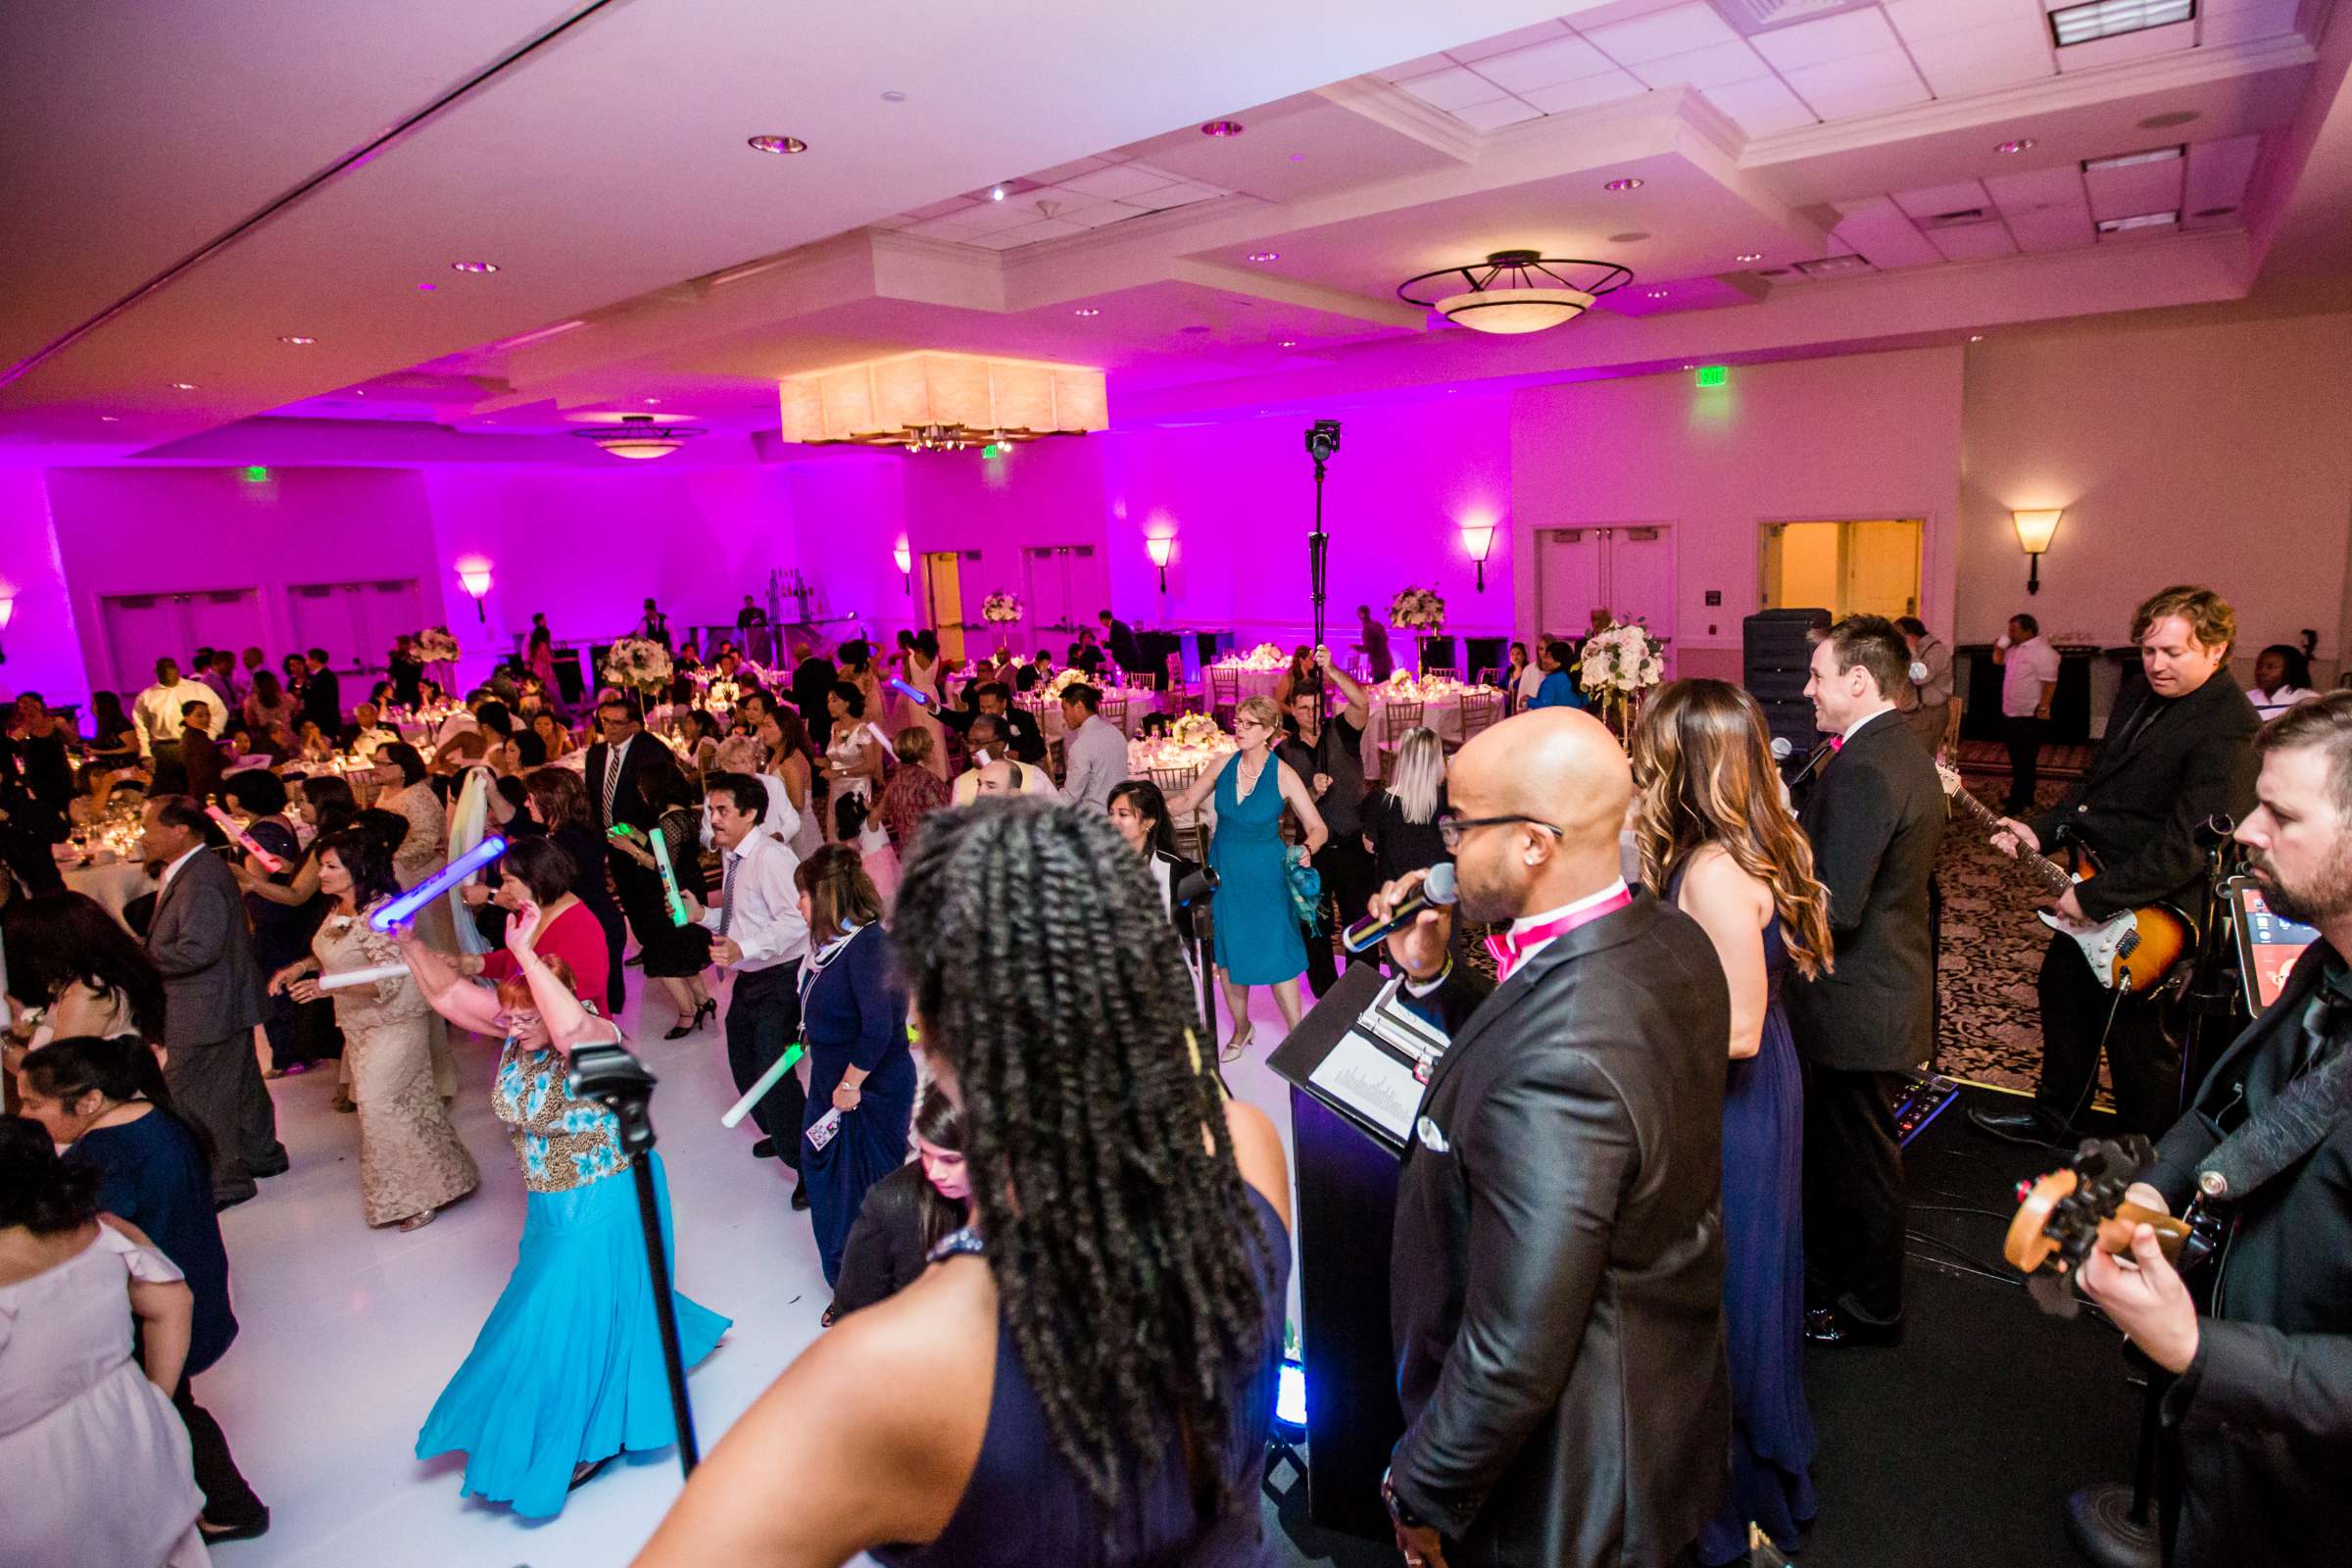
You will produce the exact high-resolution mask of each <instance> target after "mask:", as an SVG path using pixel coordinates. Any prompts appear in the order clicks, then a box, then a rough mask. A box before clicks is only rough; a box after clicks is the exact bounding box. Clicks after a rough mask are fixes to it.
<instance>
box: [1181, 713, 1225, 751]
mask: <svg viewBox="0 0 2352 1568" xmlns="http://www.w3.org/2000/svg"><path fill="white" fill-rule="evenodd" d="M1224 733H1225V732H1224V731H1223V730H1221V729H1219V728H1217V721H1216V720H1215V719H1213V718H1211V717H1209V716H1208V715H1207V714H1206V713H1186V714H1184V715H1183V716H1181V717H1179V718H1178V719H1177V720H1176V722H1175V723H1173V724H1171V725H1169V726H1168V739H1170V740H1172V741H1174V742H1175V743H1176V744H1177V745H1179V746H1214V745H1215V744H1216V743H1217V741H1218V738H1219V737H1221V736H1222V735H1223V734H1224Z"/></svg>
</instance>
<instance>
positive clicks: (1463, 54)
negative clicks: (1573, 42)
mask: <svg viewBox="0 0 2352 1568" xmlns="http://www.w3.org/2000/svg"><path fill="white" fill-rule="evenodd" d="M1568 35H1569V33H1568V24H1566V23H1565V22H1539V23H1537V24H1536V25H1534V26H1532V27H1516V28H1513V29H1512V30H1511V31H1509V32H1498V33H1496V34H1495V36H1494V37H1492V38H1481V39H1480V40H1479V41H1478V42H1476V43H1466V44H1462V45H1461V46H1459V47H1458V48H1453V49H1448V50H1446V53H1447V54H1448V55H1451V56H1452V57H1453V58H1454V59H1455V60H1458V61H1460V62H1461V63H1462V64H1463V65H1465V66H1466V65H1469V64H1470V63H1471V62H1473V61H1477V60H1486V59H1490V58H1492V57H1493V56H1495V55H1506V54H1509V53H1510V52H1511V51H1512V50H1514V49H1525V48H1526V47H1527V46H1528V45H1530V44H1538V43H1550V42H1552V41H1554V40H1555V39H1559V38H1565V37H1567V36H1568Z"/></svg>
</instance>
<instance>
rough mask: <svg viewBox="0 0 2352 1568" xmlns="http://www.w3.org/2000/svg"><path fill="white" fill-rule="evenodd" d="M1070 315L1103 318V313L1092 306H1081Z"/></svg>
mask: <svg viewBox="0 0 2352 1568" xmlns="http://www.w3.org/2000/svg"><path fill="white" fill-rule="evenodd" d="M1070 314H1071V315H1072V316H1101V315H1102V314H1103V313H1102V311H1100V310H1099V309H1097V308H1096V307H1094V306H1092V305H1081V306H1079V307H1078V308H1077V309H1076V310H1074V311H1072V312H1071V313H1070Z"/></svg>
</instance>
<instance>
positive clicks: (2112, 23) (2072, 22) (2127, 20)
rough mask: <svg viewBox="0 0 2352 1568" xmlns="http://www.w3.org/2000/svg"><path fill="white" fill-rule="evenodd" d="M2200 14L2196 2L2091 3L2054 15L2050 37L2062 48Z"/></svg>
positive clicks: (2139, 0) (2119, 0)
mask: <svg viewBox="0 0 2352 1568" xmlns="http://www.w3.org/2000/svg"><path fill="white" fill-rule="evenodd" d="M2196 14H2197V5H2196V0H2090V3H2089V4H2087V5H2079V6H2067V7H2066V8H2064V9H2063V10H2059V11H2053V12H2051V13H2050V36H2051V37H2052V38H2053V39H2055V40H2056V41H2057V44H2058V47H2059V48H2061V49H2065V48H2070V47H2072V46H2073V45H2075V44H2079V43H2091V42H2094V41H2096V40H2097V39H2100V38H2120V37H2122V36H2124V34H2126V33H2130V32H2145V31H2146V30H2147V29H2148V28H2150V27H2169V26H2171V25H2173V24H2175V23H2177V22H2186V21H2188V20H2189V19H2190V18H2192V17H2194V16H2195V15H2196Z"/></svg>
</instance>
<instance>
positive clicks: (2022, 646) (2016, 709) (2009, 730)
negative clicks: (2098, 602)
mask: <svg viewBox="0 0 2352 1568" xmlns="http://www.w3.org/2000/svg"><path fill="white" fill-rule="evenodd" d="M1992 662H1994V663H1996V664H1998V665H2000V666H2001V738H2002V739H2003V740H2004V741H2006V742H2007V743H2008V745H2009V798H2008V799H2007V800H2006V801H2004V802H2002V803H2001V810H2002V812H2003V814H2004V815H2008V816H2024V815H2027V814H2029V813H2030V812H2032V811H2033V809H2034V783H2035V775H2036V773H2037V772H2038V771H2039V768H2040V764H2041V737H2042V732H2043V731H2044V730H2046V729H2048V728H2049V724H2050V699H2051V698H2052V697H2054V696H2056V695H2057V693H2058V650H2057V649H2055V648H2052V647H2051V646H2050V645H2049V643H2048V641H2047V640H2046V639H2044V638H2043V637H2042V635H2041V623H2040V622H2038V621H2036V620H2035V619H2034V617H2033V616H2032V615H2025V614H2018V615H2011V616H2010V617H2009V635H2008V636H2006V637H2003V638H2002V639H2001V640H2000V641H1998V642H1996V643H1994V644H1993V645H1992Z"/></svg>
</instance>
